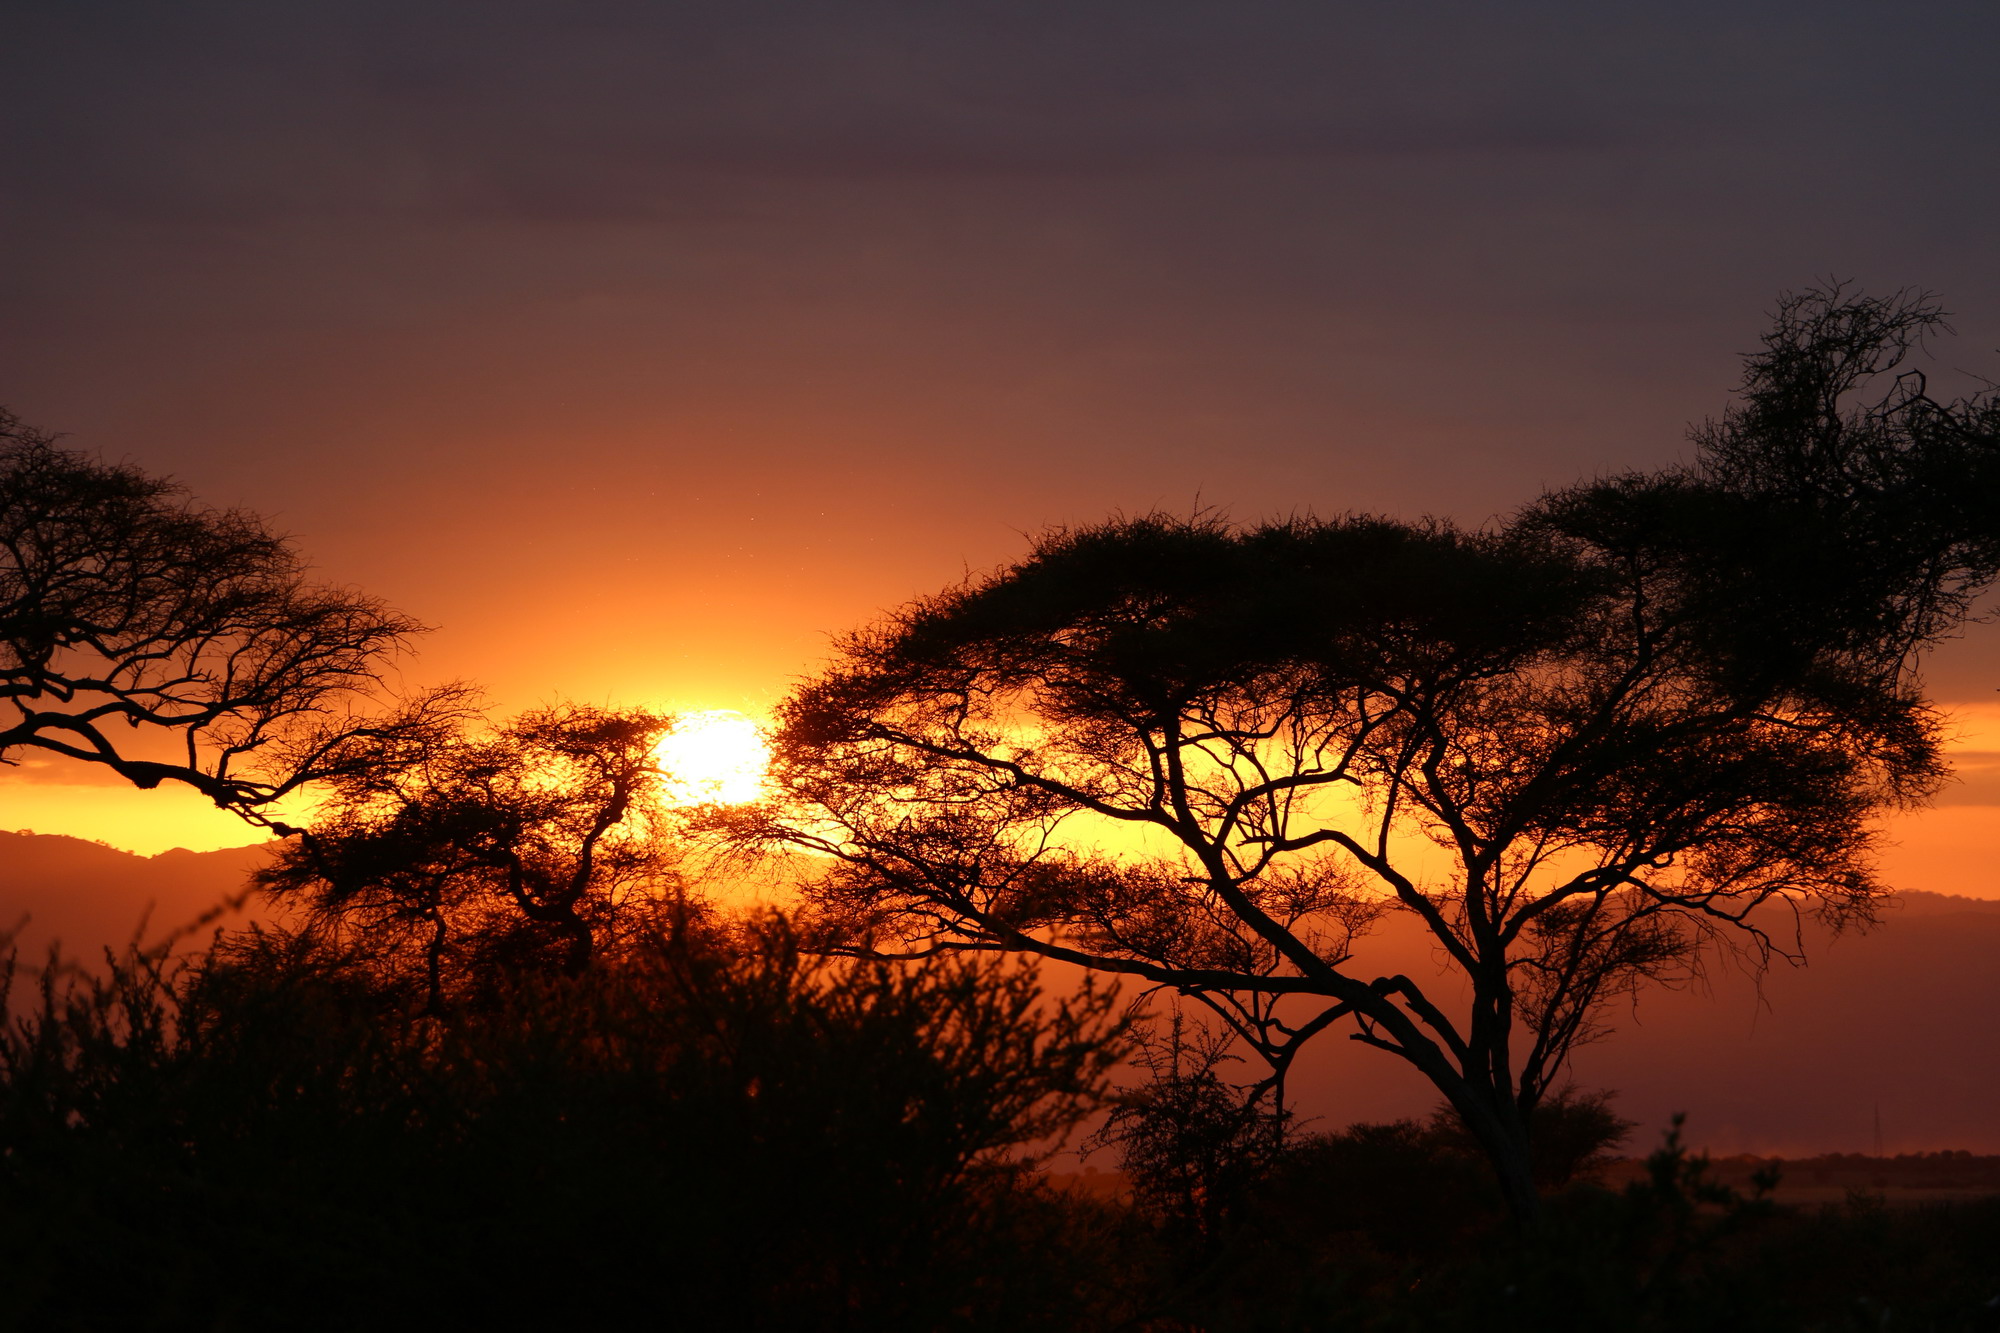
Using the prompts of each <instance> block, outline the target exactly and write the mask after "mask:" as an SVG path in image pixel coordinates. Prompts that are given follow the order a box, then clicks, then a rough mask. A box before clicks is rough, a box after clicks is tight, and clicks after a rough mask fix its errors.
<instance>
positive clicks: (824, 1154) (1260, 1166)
mask: <svg viewBox="0 0 2000 1333" xmlns="http://www.w3.org/2000/svg"><path fill="white" fill-rule="evenodd" d="M14 976H15V979H16V980H17V982H20V983H23V984H21V985H17V986H16V988H15V994H14V995H13V996H12V997H11V998H12V1000H13V1006H14V1009H15V1011H16V1013H17V1015H18V1017H17V1019H16V1020H15V1022H14V1023H13V1024H12V1025H11V1027H10V1028H9V1030H8V1032H7V1034H6V1037H5V1039H4V1041H0V1268H4V1278H5V1282H6V1291H7V1297H6V1302H5V1308H6V1320H7V1323H8V1325H9V1326H11V1327H35V1328H49V1329H111V1328H117V1329H132V1328H148V1329H168V1328H190V1329H264V1328H307V1329H311V1328H319V1329H358V1328H383V1327H419V1326H422V1327H434V1328H459V1327H476V1326H481V1325H495V1326H503V1327H504V1326H521V1325H523V1324H525V1323H530V1322H539V1323H548V1324H550V1325H552V1326H555V1327H581V1326H587V1325H602V1324H605V1323H607V1322H615V1326H617V1327H637V1326H643V1327H669V1328H674V1327H679V1328H732V1329H734V1328H774V1329H789V1328H797V1329H846V1328H851V1329H927V1328H953V1329H956V1328H966V1329H975V1328H984V1329H1044V1328H1046V1329H1145V1330H1159V1331H1164V1330H1183V1329H1213V1330H1226V1329H1272V1330H1277V1329H1383V1330H1391V1329H1410V1330H1451V1329H1474V1328H1477V1329H1513V1328H1519V1329H1565V1328H1574V1329H1735V1328H1741V1329H1828V1330H1833V1329H1862V1328H1867V1329H1911V1330H1917V1329H1924V1330H1929V1329H1980V1328H1990V1327H2000V1265H1996V1263H1995V1261H1994V1259H1993V1256H1994V1255H1995V1254H2000V1198H1993V1199H1984V1200H1977V1201H1972V1202H1959V1203H1946V1204H1938V1205H1934V1206H1926V1207H1918V1208H1904V1209H1893V1210H1892V1209H1889V1208H1886V1207H1884V1206H1882V1205H1881V1204H1880V1202H1879V1201H1877V1200H1874V1199H1872V1198H1870V1197H1869V1196H1867V1195H1865V1194H1861V1193H1858V1192H1857V1193H1856V1194H1855V1195H1854V1196H1853V1197H1852V1198H1851V1199H1850V1200H1849V1202H1848V1203H1847V1204H1846V1205H1845V1206H1843V1207H1837V1208H1832V1209H1818V1210H1814V1209H1798V1208H1781V1207H1778V1206H1776V1205H1774V1204H1772V1203H1771V1202H1770V1201H1769V1200H1768V1199H1767V1198H1765V1197H1763V1195H1764V1192H1765V1189H1766V1187H1767V1186H1768V1183H1769V1182H1768V1181H1767V1180H1766V1181H1758V1182H1755V1183H1752V1184H1750V1185H1749V1186H1747V1187H1746V1188H1742V1189H1738V1188H1732V1187H1730V1186H1728V1185H1725V1184H1723V1183H1721V1182H1720V1181H1719V1180H1718V1178H1717V1176H1716V1173H1715V1172H1713V1171H1712V1170H1711V1169H1710V1168H1709V1166H1708V1164H1707V1163H1705V1162H1704V1161H1702V1160H1701V1159H1699V1158H1696V1157H1693V1156H1690V1155H1689V1154H1688V1153H1687V1152H1686V1151H1685V1150H1683V1149H1682V1148H1681V1147H1680V1145H1679V1144H1678V1143H1677V1142H1670V1143H1669V1144H1667V1145H1666V1146H1665V1147H1664V1148H1663V1149H1662V1150H1661V1151H1659V1152H1657V1153H1655V1154H1654V1155H1653V1156H1652V1157H1651V1158H1650V1159H1649V1160H1648V1161H1647V1162H1646V1170H1645V1174H1644V1177H1643V1179H1640V1180H1637V1181H1633V1182H1631V1183H1628V1184H1626V1185H1624V1186H1623V1187H1622V1188H1615V1189H1614V1188H1607V1187H1605V1186H1603V1185H1600V1184H1595V1183H1592V1181H1593V1178H1594V1176H1595V1174H1596V1172H1597V1171H1598V1170H1599V1169H1600V1168H1601V1166H1602V1165H1603V1159H1602V1156H1601V1154H1602V1151H1603V1149H1604V1148H1605V1147H1606V1146H1607V1145H1608V1144H1609V1143H1610V1142H1612V1141H1614V1140H1615V1139H1616V1138H1617V1137H1618V1136H1619V1135H1620V1134H1621V1133H1622V1132H1623V1130H1624V1125H1623V1124H1622V1122H1620V1121H1618V1120H1617V1119H1616V1117H1615V1116H1613V1115H1611V1114H1610V1112H1609V1110H1608V1108H1607V1105H1606V1103H1605V1100H1604V1099H1603V1098H1601V1097H1591V1096H1577V1095H1574V1094H1570V1095H1566V1096H1563V1097H1559V1098H1556V1099H1554V1100H1553V1101H1552V1102H1551V1103H1550V1106H1551V1107H1552V1108H1553V1109H1552V1110H1548V1111H1545V1113H1544V1116H1543V1118H1542V1121H1541V1122H1540V1124H1539V1125H1538V1141H1539V1142H1541V1143H1543V1144H1544V1145H1545V1149H1544V1153H1543V1155H1542V1158H1541V1159H1540V1161H1539V1163H1538V1170H1539V1172H1540V1174H1541V1176H1542V1179H1543V1181H1544V1183H1545V1185H1546V1186H1547V1188H1548V1189H1549V1199H1550V1203H1549V1207H1548V1210H1547V1218H1546V1220H1545V1222H1544V1224H1543V1225H1542V1227H1541V1228H1540V1229H1539V1230H1538V1231H1537V1232H1536V1233H1535V1234H1533V1235H1531V1236H1528V1237H1525V1238H1524V1237H1523V1236H1521V1235H1520V1233H1519V1232H1518V1231H1517V1230H1516V1229H1515V1228H1513V1227H1511V1226H1509V1225H1508V1224H1507V1222H1506V1210H1505V1208H1504V1206H1503V1203H1502V1200H1501V1198H1500V1195H1499V1193H1498V1190H1497V1188H1496V1187H1495V1185H1494V1183H1493V1177H1492V1173H1491V1171H1490V1169H1488V1168H1487V1167H1486V1166H1485V1164H1484V1162H1483V1159H1482V1156H1481V1154H1480V1153H1479V1151H1478V1149H1477V1145H1476V1144H1475V1143H1473V1142H1472V1141H1471V1140H1470V1139H1469V1138H1468V1136H1467V1135H1466V1134H1465V1133H1464V1131H1463V1130H1462V1129H1460V1128H1459V1127H1458V1126H1457V1125H1456V1124H1455V1123H1454V1122H1453V1121H1452V1119H1451V1118H1450V1117H1449V1115H1448V1114H1443V1115H1440V1116H1439V1117H1438V1118H1436V1119H1434V1120H1433V1121H1430V1122H1427V1123H1420V1122H1401V1123H1397V1124H1389V1125H1359V1126H1353V1127H1350V1128H1348V1129H1346V1130H1344V1131H1341V1132H1338V1133H1331V1134H1301V1133H1292V1134H1289V1135H1282V1136H1274V1135H1273V1134H1272V1133H1271V1130H1272V1128H1273V1127H1272V1126H1271V1125H1270V1124H1269V1123H1268V1121H1265V1120H1260V1119H1259V1118H1258V1117H1257V1115H1256V1114H1255V1113H1254V1111H1246V1110H1244V1109H1243V1106H1242V1103H1241V1101H1240V1099H1231V1098H1230V1096H1229V1095H1228V1089H1227V1088H1226V1087H1225V1086H1224V1085H1222V1084H1221V1083H1220V1082H1219V1081H1218V1080H1217V1079H1215V1078H1214V1075H1213V1070H1212V1068H1211V1069H1199V1070H1197V1071H1195V1072H1194V1073H1192V1074H1190V1075H1188V1076H1186V1077H1182V1078H1180V1079H1179V1081H1178V1082H1176V1081H1175V1080H1174V1079H1173V1078H1171V1077H1170V1078H1166V1079H1156V1080H1155V1081H1154V1082H1152V1083H1150V1084H1148V1085H1147V1087H1146V1090H1145V1091H1143V1092H1142V1093H1138V1094H1131V1093H1128V1094H1124V1095H1123V1096H1122V1097H1121V1098H1120V1099H1119V1100H1118V1102H1117V1106H1118V1110H1117V1113H1116V1114H1115V1115H1114V1117H1113V1119H1112V1120H1111V1121H1110V1122H1109V1123H1108V1124H1106V1125H1105V1127H1104V1128H1103V1129H1102V1130H1100V1137H1102V1138H1105V1139H1107V1140H1113V1141H1115V1142H1116V1143H1117V1145H1118V1146H1119V1147H1120V1149H1121V1151H1122V1158H1123V1163H1124V1166H1125V1168H1126V1170H1127V1171H1128V1173H1130V1176H1131V1179H1132V1183H1133V1185H1134V1190H1133V1191H1132V1194H1133V1197H1132V1198H1130V1199H1124V1198H1113V1199H1103V1198H1091V1197H1089V1196H1088V1195H1087V1194H1085V1193H1083V1192H1080V1191H1068V1190H1064V1189H1060V1188H1057V1187H1055V1186H1052V1185H1051V1184H1050V1183H1049V1182H1050V1177H1048V1176H1046V1175H1044V1174H1043V1173H1042V1172H1041V1171H1039V1170H1037V1169H1035V1168H1036V1167H1037V1165H1038V1164H1040V1163H1041V1162H1043V1161H1045V1160H1046V1155H1047V1153H1048V1150H1049V1149H1050V1147H1051V1146H1052V1144H1054V1143H1055V1142H1056V1141H1057V1140H1059V1139H1060V1138H1061V1136H1063V1135H1064V1134H1065V1133H1067V1132H1068V1131H1070V1130H1073V1129H1075V1128H1076V1127H1077V1126H1078V1125H1079V1124H1081V1123H1082V1122H1083V1121H1084V1120H1085V1118H1086V1117H1088V1116H1089V1115H1090V1114H1091V1113H1092V1112H1094V1111H1097V1110H1100V1109H1101V1108H1102V1107H1103V1106H1104V1105H1105V1101H1106V1096H1107V1093H1106V1088H1107V1082H1106V1077H1107V1074H1108V1073H1109V1072H1110V1070H1111V1068H1112V1066H1113V1064H1114V1062H1115V1061H1116V1060H1118V1059H1119V1058H1121V1057H1122V1056H1124V1055H1125V1054H1127V1053H1128V1050H1129V1046H1130V1039H1129V1034H1128V1033H1127V1031H1126V1029H1125V1027H1124V1025H1123V1023H1122V1022H1121V1021H1120V1020H1119V1019H1118V1018H1117V1016H1116V1014H1115V1012H1114V1011H1113V1008H1112V1006H1111V1005H1110V1003H1109V1000H1108V998H1107V997H1106V996H1104V995H1102V994H1100V993H1095V992H1092V991H1089V990H1085V991H1084V992H1082V993H1080V994H1079V995H1077V996H1075V997H1072V998H1071V999H1068V1000H1066V1001H1060V1002H1056V1001H1051V1000H1049V999H1048V998H1047V997H1044V996H1042V995H1041V994H1040V991H1039V988H1038V987H1037V985H1036V983H1035V980H1034V978H1033V976H1032V974H1030V973H1026V972H1023V971H1020V970H1000V969H997V968H995V967H994V966H992V965H984V966H976V965H968V964H963V963H959V964H944V965H931V966H927V967H923V968H910V967H903V968H886V967H883V966H881V965H876V964H865V963H841V964H829V963H826V962H824V961H815V960H813V959H810V958H808V957H806V956H804V955H802V954H801V953H800V951H799V949H798V948H797V945H796V942H795V941H794V940H793V939H792V938H791V937H790V936H789V934H788V933H787V931H786V930H785V928H784V927H783V925H782V923H779V922H776V921H766V922H763V923H753V924H750V925H745V926H740V927H736V928H732V929H724V928H722V927H720V926H717V925H716V924H714V923H713V922H710V921H707V920H704V919H701V918H700V917H699V916H698V915H697V914H686V915H684V916H683V918H682V920H681V921H680V923H679V928H678V929H676V930H673V931H670V932H662V933H661V934H660V935H658V936H656V937H655V938H653V939H651V940H650V941H648V942H647V943H645V944H643V945H639V946H635V947H634V948H632V949H631V950H630V951H628V952H626V953H625V954H623V955H621V956H620V957H619V958H617V959H615V960H611V961H608V962H606V963H605V964H603V965H602V966H600V967H597V968H595V969H593V970H592V971H591V972H589V973H588V974H586V975H584V976H581V977H567V976H563V975H561V974H560V973H555V974H550V975H548V976H545V977H544V978H542V979H539V980H537V979H532V978H527V979H523V982H522V984H520V985H519V986H516V987H513V988H510V989H509V990H507V991H506V992H505V993H504V994H496V993H492V992H487V993H482V994H480V995H478V996H476V997H473V998H468V999H465V1000H463V1001H462V1002H454V1003H452V1004H448V1005H446V1006H444V1007H443V1008H441V1009H435V1008H434V1009H429V1010H427V1009H425V1008H422V1007H419V1006H415V1005H412V1004H410V1003H409V996H408V995H407V994H406V993H401V992H395V991H392V990H385V989H384V986H383V977H382V975H381V973H380V971H379V968H378V967H376V966H374V965H372V964H371V963H370V962H369V961H368V960H366V959H363V958H357V957H355V956H353V955H351V954H349V953H346V952H344V951H343V950H342V949H341V948H340V947H339V946H338V945H335V944H331V943H329V942H327V941H325V940H321V939H316V938H315V937H313V936H311V935H310V934H302V935H292V936H287V935H279V934H269V933H265V934H249V935H244V936H239V937H236V938H234V939H230V940H225V941H224V942H223V943H222V944H220V945H219V946H218V947H217V948H215V949H214V950H212V951H211V952H210V953H208V954H207V955H206V956H205V957H202V958H200V959H198V960H197V961H195V962H193V963H191V964H188V965H184V966H182V967H179V968H177V969H173V970H168V969H165V968H163V967H162V966H161V965H159V964H156V963H147V962H146V961H144V960H141V959H128V960H127V961H126V962H125V963H123V964H122V965H120V966H118V967H117V968H115V969H113V970H112V971H111V972H110V973H109V975H108V976H107V977H99V978H93V977H90V976H87V975H85V974H83V973H81V972H76V971H71V972H69V973H68V974H66V975H65V976H62V977H58V976H55V975H54V974H45V975H43V976H42V977H41V978H40V979H39V980H38V981H37V980H36V979H34V978H30V977H29V976H28V974H27V973H26V972H25V971H22V972H17V973H15V974H14Z"/></svg>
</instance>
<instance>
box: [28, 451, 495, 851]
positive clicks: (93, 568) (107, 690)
mask: <svg viewBox="0 0 2000 1333" xmlns="http://www.w3.org/2000/svg"><path fill="white" fill-rule="evenodd" d="M419 628H420V627H419V626H418V625H417V624H416V623H415V622H413V621H411V620H409V619H407V618H405V617H403V616H399V615H396V614H395V613H393V612H391V611H389V610H387V609H385V608H384V607H383V606H382V604H381V603H379V602H377V601H375V600H373V599H372V598H367V597H362V596H358V595H356V594H354V593H352V592H349V591H347V590H344V589H337V588H326V587H320V586H316V585H314V584H312V583H309V582H308V581H307V580H306V578H305V574H304V566H303V564H302V562H301V560H300V558H299V556H298V554H297V552H295V551H294V550H293V549H292V548H291V547H290V545H288V544H287V543H286V541H285V540H284V539H283V538H281V537H278V536H276V535H274V534H273V533H271V532H270V531H269V530H268V529H267V528H266V527H265V526H264V525H263V523H261V522H260V521H259V520H258V519H257V518H255V517H254V516H252V515H249V514H244V513H241V512H237V511H229V510H216V509H209V508H205V507H203V506H200V505H198V504H195V503H194V502H193V501H191V500H189V499H188V498H187V496H186V494H185V493H184V492H183V491H182V490H181V488H179V487H178V486H176V485H174V484H173V483H171V482H168V481H164V480H161V479H159V478H156V477H149V476H147V475H146V474H145V473H143V472H141V471H139V470H138V469H136V468H132V467H126V466H114V465H108V464H104V463H99V462H95V461H93V460H91V459H89V458H86V457H84V456H83V455H81V454H78V453H74V452H71V451H68V450H64V449H61V448H58V447H57V446H56V444H55V442H54V440H53V438H52V437H50V436H47V435H44V434H42V433H40V432H38V431H35V430H31V429H29V428H28V427H26V426H24V425H22V424H21V422H20V421H19V420H18V419H16V418H15V417H13V416H12V415H10V414H7V413H5V412H4V411H0V761H5V762H13V761H12V760H10V759H8V756H11V755H15V754H18V753H19V752H20V751H22V750H39V751H42V752H44V753H46V754H56V755H62V756H65V757H67V758H70V759H77V760H83V761H86V762H89V763H94V764H102V765H105V766H107V767H109V768H111V769H112V770H114V771H115V772H117V773H118V774H119V775H120V776H122V777H124V778H126V779H127V780H129V781H131V782H133V783H135V784H137V785H138V786H140V787H156V786H158V785H159V784H160V783H162V782H169V781H171V782H181V783H185V784H187V785H188V786H191V787H193V788H194V789H195V790H197V791H199V792H201V793H202V794H203V795H204V796H206V797H208V798H209V799H211V800H213V801H214V802H215V803H216V804H217V805H218V806H221V807H223V808H224V809H228V810H233V811H235V812H236V813H238V814H241V815H243V816H245V817H246V818H249V819H251V820H252V821H253V822H258V823H265V824H270V823H271V822H272V821H271V820H270V819H269V818H268V816H267V815H266V813H265V812H266V811H267V809H268V808H269V807H270V806H271V803H272V802H274V801H277V800H279V799H280V798H282V797H284V796H286V795H287V794H289V793H291V792H293V791H295V790H296V789H297V788H299V787H300V786H302V785H304V784H306V783H311V782H315V781H318V780H321V779H324V778H329V777H334V776H338V775H340V774H343V773H346V772H349V771H351V770H352V768H353V767H354V765H355V764H356V763H357V762H359V761H360V757H361V755H362V754H363V752H364V751H365V750H366V749H367V748H368V747H369V746H370V745H371V744H372V743H374V742H376V741H379V740H383V739H387V738H393V737H397V736H406V737H407V736H421V735H424V734H427V733H429V732H431V731H433V730H435V729H436V728H437V727H438V726H440V725H442V724H443V722H444V721H445V720H446V719H448V718H449V717H450V715H451V714H452V713H453V712H454V711H455V710H456V709H457V708H458V706H459V704H460V702H461V701H460V697H459V694H458V692H457V691H454V690H445V691H441V692H437V693H434V694H430V695H426V696H423V697H421V698H417V699H413V700H405V701H402V702H401V703H394V702H392V701H390V700H388V699H386V698H385V697H383V694H382V691H381V676H382V673H383V670H384V668H385V666H386V665H387V663H388V662H389V660H390V659H391V658H392V656H393V655H394V654H395V653H396V652H397V651H398V650H399V649H400V648H401V647H402V646H403V644H404V642H405V641H406V640H407V639H408V637H409V636H410V635H411V634H412V633H414V632H415V631H417V630H418V629H419ZM135 731H136V732H137V733H138V734H137V735H136V736H135V735H134V734H133V733H134V732H135Z"/></svg>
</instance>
